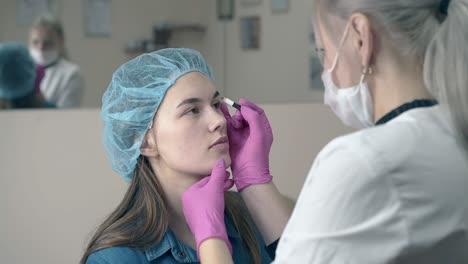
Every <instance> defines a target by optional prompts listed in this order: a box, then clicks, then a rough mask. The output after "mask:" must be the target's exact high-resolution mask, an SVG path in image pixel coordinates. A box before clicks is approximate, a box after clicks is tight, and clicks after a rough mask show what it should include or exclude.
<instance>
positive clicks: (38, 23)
mask: <svg viewBox="0 0 468 264" xmlns="http://www.w3.org/2000/svg"><path fill="white" fill-rule="evenodd" d="M31 28H33V29H35V28H46V29H47V30H50V31H53V32H55V33H56V34H57V36H58V37H59V38H60V39H61V40H62V41H63V43H64V45H65V31H64V30H63V25H62V22H60V20H59V19H57V18H56V17H54V16H52V15H50V14H44V15H41V16H39V17H37V18H36V19H35V20H34V22H33V24H32V27H31ZM60 56H62V57H64V58H65V59H69V56H68V52H67V49H66V48H65V46H63V50H61V51H60Z"/></svg>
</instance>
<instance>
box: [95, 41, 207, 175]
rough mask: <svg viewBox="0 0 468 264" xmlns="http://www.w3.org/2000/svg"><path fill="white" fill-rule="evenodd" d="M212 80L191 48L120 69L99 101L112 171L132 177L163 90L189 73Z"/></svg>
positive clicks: (140, 59)
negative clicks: (202, 75) (197, 73)
mask: <svg viewBox="0 0 468 264" xmlns="http://www.w3.org/2000/svg"><path fill="white" fill-rule="evenodd" d="M194 71H196V72H200V73H203V74H205V75H207V76H208V77H209V78H210V79H211V80H213V75H212V72H211V69H210V67H209V65H208V64H207V63H206V61H205V60H204V59H203V57H202V56H201V54H200V53H199V52H197V51H194V50H191V49H182V48H179V49H173V48H169V49H162V50H158V51H155V52H152V53H147V54H143V55H140V56H139V57H137V58H135V59H133V60H131V61H129V62H127V63H125V64H123V65H122V66H120V67H119V68H118V69H117V70H116V71H115V73H114V74H113V76H112V81H111V83H110V85H109V87H108V88H107V91H106V92H105V93H104V96H103V98H102V110H101V119H102V121H103V123H104V130H103V144H104V147H105V148H106V151H107V154H108V157H109V160H110V162H111V164H112V168H113V169H114V170H115V171H116V172H117V173H118V174H119V175H121V176H122V177H123V178H124V179H125V180H126V181H130V180H131V178H132V174H133V170H134V169H135V166H136V163H137V158H138V157H139V156H140V146H141V143H142V141H143V138H144V136H145V134H146V131H147V130H148V129H149V127H150V125H151V124H152V120H153V117H154V115H155V113H156V111H157V110H158V107H159V105H160V104H161V102H162V100H163V98H164V95H165V94H166V91H167V90H168V89H169V88H170V87H171V86H172V85H173V84H174V83H175V81H176V80H177V79H179V78H180V77H182V76H183V75H185V74H187V73H189V72H194Z"/></svg>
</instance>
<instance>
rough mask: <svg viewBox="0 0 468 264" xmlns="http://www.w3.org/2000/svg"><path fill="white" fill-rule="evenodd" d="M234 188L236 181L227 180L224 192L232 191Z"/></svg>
mask: <svg viewBox="0 0 468 264" xmlns="http://www.w3.org/2000/svg"><path fill="white" fill-rule="evenodd" d="M232 186H234V181H233V180H232V179H227V180H226V181H225V182H224V191H227V190H229V189H231V188H232Z"/></svg>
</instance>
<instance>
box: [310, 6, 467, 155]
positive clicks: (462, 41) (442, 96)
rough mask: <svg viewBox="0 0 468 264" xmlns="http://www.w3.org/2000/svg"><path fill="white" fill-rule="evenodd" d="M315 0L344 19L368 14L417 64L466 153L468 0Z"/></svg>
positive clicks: (404, 53) (404, 54) (393, 42)
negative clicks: (445, 108)
mask: <svg viewBox="0 0 468 264" xmlns="http://www.w3.org/2000/svg"><path fill="white" fill-rule="evenodd" d="M443 3H445V4H446V3H447V2H446V1H445V2H444V1H441V0H410V1H408V0H390V1H383V0H353V1H349V0H315V1H314V7H315V9H316V12H320V11H317V10H318V9H321V11H324V10H325V11H327V12H328V13H330V14H333V15H336V16H338V17H341V18H344V19H347V18H349V17H350V16H351V15H352V14H353V13H363V14H366V15H368V16H369V18H370V19H371V21H373V23H375V26H376V27H377V29H378V30H379V32H385V33H386V36H385V37H386V40H388V41H390V42H392V44H393V45H394V46H395V47H397V48H398V50H399V51H400V52H401V55H402V56H405V57H408V58H411V59H413V60H414V61H416V62H417V63H418V66H420V67H421V69H422V72H421V74H422V75H423V78H424V82H425V85H426V87H427V89H428V90H429V91H430V92H431V93H432V95H433V96H434V97H435V98H437V99H438V100H439V102H440V103H441V104H443V105H445V106H447V107H448V109H449V111H450V113H451V116H452V119H453V123H454V126H455V127H456V129H457V131H458V135H459V138H460V141H461V143H462V144H463V145H464V147H465V150H467V152H468V73H467V71H468V45H467V43H468V0H452V1H450V2H449V6H448V12H447V14H445V13H444V11H445V10H441V5H442V4H443Z"/></svg>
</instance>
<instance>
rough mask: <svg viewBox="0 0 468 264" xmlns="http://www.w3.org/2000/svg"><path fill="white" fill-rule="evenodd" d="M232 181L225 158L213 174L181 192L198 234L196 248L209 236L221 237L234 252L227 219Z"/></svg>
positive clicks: (191, 222) (189, 217) (185, 207)
mask: <svg viewBox="0 0 468 264" xmlns="http://www.w3.org/2000/svg"><path fill="white" fill-rule="evenodd" d="M233 185H234V182H233V181H232V180H231V179H229V172H227V171H226V165H225V163H224V160H219V161H218V162H217V163H216V165H215V167H214V168H213V170H212V172H211V175H210V176H208V177H205V178H203V179H201V180H200V181H198V182H196V183H195V184H193V185H192V186H190V188H189V189H187V190H186V191H185V192H184V194H183V195H182V208H183V211H184V216H185V220H186V221H187V224H188V225H189V227H190V230H192V233H193V235H194V236H195V241H196V242H197V252H199V249H200V244H201V243H202V242H203V241H205V240H206V239H208V238H220V239H222V240H224V241H226V244H227V246H228V248H229V251H230V252H231V254H232V246H231V243H230V242H229V239H228V237H227V232H226V225H225V223H224V192H225V191H227V190H229V189H230V188H231V187H232V186H233ZM198 257H199V258H200V256H198Z"/></svg>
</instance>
